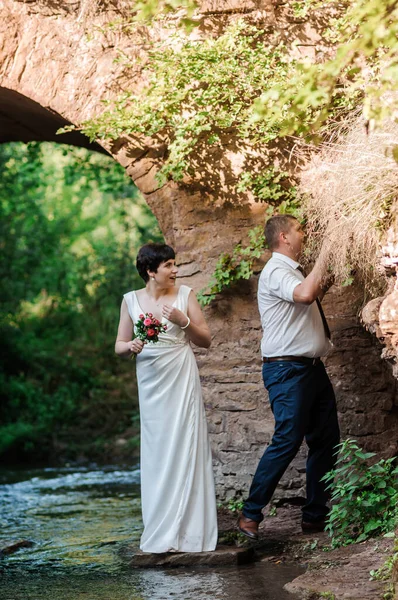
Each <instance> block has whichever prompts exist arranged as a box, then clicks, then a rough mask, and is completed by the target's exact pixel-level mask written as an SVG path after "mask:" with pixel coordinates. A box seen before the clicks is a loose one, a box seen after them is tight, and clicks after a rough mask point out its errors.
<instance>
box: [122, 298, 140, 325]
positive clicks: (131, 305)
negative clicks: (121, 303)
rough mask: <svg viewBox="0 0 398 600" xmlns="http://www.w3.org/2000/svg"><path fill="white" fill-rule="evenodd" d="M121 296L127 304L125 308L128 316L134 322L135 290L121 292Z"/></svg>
mask: <svg viewBox="0 0 398 600" xmlns="http://www.w3.org/2000/svg"><path fill="white" fill-rule="evenodd" d="M123 298H124V299H125V302H126V304H127V310H128V311H129V315H130V318H131V320H132V321H133V323H134V313H135V308H136V304H137V299H136V296H135V292H127V294H123Z"/></svg>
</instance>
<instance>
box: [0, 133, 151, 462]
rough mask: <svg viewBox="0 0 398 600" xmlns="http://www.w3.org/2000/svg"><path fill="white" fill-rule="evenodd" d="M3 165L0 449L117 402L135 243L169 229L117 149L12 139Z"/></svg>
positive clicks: (41, 441)
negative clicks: (116, 348) (118, 356)
mask: <svg viewBox="0 0 398 600" xmlns="http://www.w3.org/2000/svg"><path fill="white" fill-rule="evenodd" d="M0 170H1V176H2V186H1V188H0V214H1V219H0V229H1V231H0V239H1V253H0V293H1V305H0V328H1V331H0V340H1V341H0V354H1V358H2V369H1V371H0V389H1V392H0V424H1V425H0V453H1V452H2V451H3V452H4V451H6V450H7V449H9V448H12V447H15V446H18V448H19V449H21V450H23V449H25V450H27V449H30V448H33V450H34V453H36V454H37V453H39V452H43V454H46V453H47V452H48V451H49V448H50V446H51V439H54V437H57V436H58V435H61V434H62V432H64V433H65V431H66V430H71V429H73V428H74V427H78V426H79V423H78V422H77V420H78V418H82V415H83V413H85V415H86V417H89V416H90V414H92V412H93V408H94V407H95V410H96V412H97V414H98V415H100V414H102V417H100V419H101V418H104V415H106V414H107V415H108V417H109V413H111V412H112V408H111V406H110V401H111V400H112V397H114V396H115V395H116V396H117V397H118V394H119V391H118V382H117V378H116V376H117V375H120V376H121V378H122V379H123V373H124V372H125V371H123V367H119V364H118V363H117V361H116V360H115V359H114V357H113V342H114V336H115V331H116V325H117V319H118V314H119V307H120V302H121V296H122V294H123V292H125V291H128V290H129V289H131V288H132V287H134V286H137V285H140V283H139V281H138V280H139V278H138V274H136V272H135V271H134V269H133V257H134V254H135V251H136V249H137V248H138V247H139V246H140V245H141V244H142V243H144V242H145V241H147V240H148V239H149V238H153V239H155V240H159V239H161V235H160V232H159V229H158V227H157V224H156V221H155V219H154V217H153V216H152V214H151V213H150V211H149V209H148V208H147V206H146V204H145V203H144V201H143V199H142V198H141V196H140V195H139V194H138V193H137V190H136V188H135V186H134V184H133V183H132V182H131V180H130V179H129V178H128V177H127V176H126V175H125V173H124V170H123V169H122V168H121V167H120V165H117V164H116V163H115V162H114V161H113V160H112V159H111V158H109V157H106V156H104V155H101V154H98V153H91V152H88V151H86V150H85V149H82V148H74V147H66V146H58V145H55V144H38V143H32V144H29V145H24V144H19V143H18V144H7V145H2V146H0ZM131 376H132V374H131V372H130V374H129V377H130V378H131ZM130 402H131V403H132V401H131V398H130ZM101 407H102V408H101ZM131 408H133V407H131ZM86 420H87V419H86ZM88 420H90V419H88ZM99 425H100V426H101V427H103V426H104V423H102V424H99V423H98V422H97V425H96V426H97V427H98V426H99ZM93 434H94V432H93Z"/></svg>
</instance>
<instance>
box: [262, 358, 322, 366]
mask: <svg viewBox="0 0 398 600" xmlns="http://www.w3.org/2000/svg"><path fill="white" fill-rule="evenodd" d="M279 361H291V362H293V361H294V362H300V363H304V364H305V365H317V364H318V363H320V362H321V359H320V358H319V357H316V358H309V357H308V356H271V357H270V358H267V357H263V363H270V362H279Z"/></svg>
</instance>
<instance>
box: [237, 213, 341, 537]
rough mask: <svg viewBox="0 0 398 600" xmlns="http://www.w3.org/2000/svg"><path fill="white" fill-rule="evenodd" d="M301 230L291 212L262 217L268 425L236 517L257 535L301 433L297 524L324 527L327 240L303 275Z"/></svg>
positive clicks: (329, 446)
mask: <svg viewBox="0 0 398 600" xmlns="http://www.w3.org/2000/svg"><path fill="white" fill-rule="evenodd" d="M303 237H304V232H303V230H302V228H301V224H300V222H299V221H298V220H297V219H295V218H294V217H293V216H291V215H277V216H275V217H271V219H269V220H268V221H267V223H266V225H265V238H266V241H267V243H268V247H269V249H270V250H271V251H272V257H271V258H270V260H269V261H268V262H267V264H266V265H265V267H264V269H263V271H262V273H261V276H260V280H259V286H258V306H259V312H260V316H261V324H262V328H263V337H262V341H261V352H262V357H263V380H264V385H265V387H266V389H267V391H268V395H269V401H270V404H271V408H272V412H273V414H274V418H275V432H274V435H273V438H272V441H271V444H270V445H269V446H268V447H267V449H266V451H265V452H264V455H263V456H262V458H261V460H260V462H259V465H258V467H257V470H256V473H255V475H254V478H253V482H252V485H251V487H250V492H249V497H248V498H247V500H246V501H245V503H244V507H243V510H242V514H241V515H240V517H239V519H238V528H239V530H240V531H241V532H242V533H244V534H245V535H246V536H247V537H249V538H252V539H257V538H258V526H259V524H260V523H261V521H262V520H263V518H264V517H263V514H262V509H263V508H264V507H265V506H266V505H267V504H268V502H269V501H270V500H271V497H272V495H273V493H274V491H275V488H276V486H277V485H278V482H279V480H280V478H281V477H282V475H283V473H284V472H285V470H286V469H287V467H288V466H289V464H290V462H291V461H292V460H293V458H294V457H295V455H296V454H297V452H298V449H299V448H300V446H301V443H302V441H303V439H305V440H306V443H307V446H308V457H307V465H306V474H307V488H306V491H307V501H306V504H305V506H304V507H303V509H302V511H303V518H302V529H303V531H304V532H308V533H312V532H315V531H323V529H324V527H325V517H326V516H327V513H328V508H327V501H328V499H329V494H328V492H327V490H326V489H325V486H326V484H325V483H324V482H323V481H321V478H322V477H323V476H324V475H325V474H326V473H327V472H328V471H330V470H331V469H333V467H334V464H335V458H336V457H335V452H336V449H335V447H336V445H337V444H338V443H339V435H340V434H339V426H338V421H337V410H336V401H335V396H334V392H333V388H332V384H331V382H330V380H329V377H328V375H327V373H326V371H325V367H324V365H323V363H322V361H321V359H320V357H321V356H325V355H326V354H327V353H328V351H329V349H330V347H331V341H330V332H329V327H328V325H327V322H326V318H325V315H324V314H323V310H322V307H321V304H320V300H321V299H322V297H323V295H324V294H325V292H326V291H327V289H328V287H330V283H328V281H327V279H325V274H326V258H327V248H326V247H325V245H324V246H323V248H322V250H321V253H320V256H319V257H318V259H317V261H316V263H315V265H314V268H313V269H312V271H311V273H309V275H308V276H307V277H305V276H304V274H303V272H302V270H301V267H300V264H299V262H298V260H299V257H300V254H301V250H302V244H303Z"/></svg>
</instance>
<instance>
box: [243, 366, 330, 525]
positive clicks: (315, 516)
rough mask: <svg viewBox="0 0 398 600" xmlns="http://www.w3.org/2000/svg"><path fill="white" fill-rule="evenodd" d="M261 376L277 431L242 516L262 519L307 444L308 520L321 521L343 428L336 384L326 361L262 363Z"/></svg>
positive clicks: (305, 510) (253, 483)
mask: <svg viewBox="0 0 398 600" xmlns="http://www.w3.org/2000/svg"><path fill="white" fill-rule="evenodd" d="M263 380H264V385H265V387H266V388H267V390H268V394H269V401H270V403H271V409H272V412H273V414H274V418H275V432H274V435H273V438H272V441H271V444H270V445H269V446H268V448H267V449H266V451H265V452H264V454H263V456H262V458H261V460H260V462H259V465H258V467H257V470H256V473H255V475H254V478H253V482H252V485H251V487H250V492H249V497H248V499H247V500H246V501H245V504H244V507H243V514H244V515H245V516H246V517H248V518H249V519H253V520H254V521H257V522H260V521H262V519H263V515H262V509H263V508H264V506H266V505H267V504H268V502H269V501H270V500H271V497H272V495H273V493H274V491H275V488H276V486H277V485H278V483H279V480H280V478H281V477H282V475H283V473H284V472H285V471H286V469H287V467H288V466H289V464H290V463H291V461H292V460H293V458H294V457H295V456H296V454H297V452H298V449H299V448H300V446H301V443H302V441H303V439H304V438H305V441H306V442H307V446H308V457H307V465H306V475H307V488H306V491H307V502H306V504H305V506H304V507H303V519H304V520H305V521H317V520H319V519H322V518H324V517H325V516H326V515H327V513H328V508H327V506H326V503H327V501H328V499H329V494H328V492H327V490H326V489H325V483H324V482H322V481H320V480H321V478H322V477H323V476H324V475H325V474H326V473H327V472H328V471H330V470H331V469H333V467H334V465H335V462H336V456H335V452H336V449H335V446H336V445H337V444H338V443H339V440H340V432H339V425H338V421H337V410H336V400H335V396H334V392H333V387H332V384H331V382H330V380H329V377H328V375H327V373H326V370H325V367H324V365H323V363H322V362H318V363H317V364H316V365H312V364H303V363H301V362H298V361H283V362H282V361H281V362H271V363H264V364H263Z"/></svg>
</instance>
